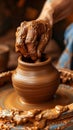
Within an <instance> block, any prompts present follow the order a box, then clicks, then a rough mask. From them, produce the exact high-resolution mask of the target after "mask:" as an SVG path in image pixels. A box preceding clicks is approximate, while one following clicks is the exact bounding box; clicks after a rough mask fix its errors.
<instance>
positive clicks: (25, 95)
mask: <svg viewBox="0 0 73 130" xmlns="http://www.w3.org/2000/svg"><path fill="white" fill-rule="evenodd" d="M12 83H13V86H14V88H15V90H16V91H17V93H18V94H19V96H20V97H21V98H22V99H23V101H24V102H28V103H42V102H46V101H47V100H49V99H51V98H52V96H53V95H54V94H55V92H56V90H57V88H58V85H59V72H58V71H57V70H56V68H54V66H53V65H52V63H51V60H50V59H48V60H46V61H44V62H40V63H34V64H33V63H25V62H24V61H22V58H21V57H19V58H18V66H17V68H16V70H15V71H14V73H13V75H12Z"/></svg>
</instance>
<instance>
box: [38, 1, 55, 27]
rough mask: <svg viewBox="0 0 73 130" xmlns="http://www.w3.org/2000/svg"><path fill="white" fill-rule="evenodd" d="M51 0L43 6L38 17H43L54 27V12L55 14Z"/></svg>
mask: <svg viewBox="0 0 73 130" xmlns="http://www.w3.org/2000/svg"><path fill="white" fill-rule="evenodd" d="M50 1H51V0H47V1H46V3H45V5H44V7H43V10H42V12H41V14H40V16H39V18H38V19H43V20H45V21H46V22H47V23H49V24H50V26H51V27H52V25H53V22H54V21H53V14H54V10H53V8H52V4H51V2H50Z"/></svg>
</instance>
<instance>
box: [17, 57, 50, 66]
mask: <svg viewBox="0 0 73 130" xmlns="http://www.w3.org/2000/svg"><path fill="white" fill-rule="evenodd" d="M21 58H22V56H19V57H18V63H20V64H21V65H26V66H31V67H34V66H44V65H46V64H47V63H51V57H49V58H48V59H47V60H45V61H43V62H36V63H28V62H25V61H22V59H21Z"/></svg>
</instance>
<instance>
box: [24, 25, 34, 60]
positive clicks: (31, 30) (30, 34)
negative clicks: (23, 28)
mask: <svg viewBox="0 0 73 130" xmlns="http://www.w3.org/2000/svg"><path fill="white" fill-rule="evenodd" d="M36 40H37V31H36V28H35V29H34V27H33V26H32V24H31V26H29V27H28V33H27V36H26V40H25V44H26V46H27V49H28V53H29V55H30V57H31V59H32V60H34V61H35V60H36V59H37V53H36Z"/></svg>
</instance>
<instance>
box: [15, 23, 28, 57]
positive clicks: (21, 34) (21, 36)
mask: <svg viewBox="0 0 73 130" xmlns="http://www.w3.org/2000/svg"><path fill="white" fill-rule="evenodd" d="M26 35H27V23H26V22H23V23H21V26H20V27H18V28H17V32H16V45H15V48H16V51H17V52H20V53H21V54H22V55H23V56H24V57H27V56H28V52H27V47H26V45H25V44H24V43H25V38H26Z"/></svg>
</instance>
